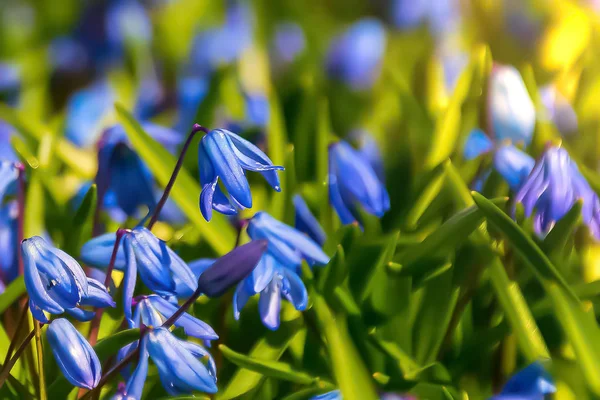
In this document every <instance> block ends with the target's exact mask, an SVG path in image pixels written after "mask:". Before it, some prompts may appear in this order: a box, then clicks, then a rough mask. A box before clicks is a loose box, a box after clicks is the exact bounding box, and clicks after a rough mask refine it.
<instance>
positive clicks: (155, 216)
mask: <svg viewBox="0 0 600 400" xmlns="http://www.w3.org/2000/svg"><path fill="white" fill-rule="evenodd" d="M198 132H204V133H208V132H209V130H208V128H205V127H203V126H202V125H198V124H194V127H193V128H192V131H191V132H190V134H189V135H188V138H187V140H186V141H185V143H184V145H183V148H182V149H181V153H180V154H179V159H178V160H177V164H175V169H174V170H173V173H172V174H171V179H169V183H167V186H166V187H165V191H164V192H163V195H162V197H161V198H160V200H159V201H158V204H157V205H156V208H155V209H154V213H153V214H152V218H151V219H150V222H149V223H148V229H149V230H152V227H153V226H154V224H155V223H156V221H157V220H158V216H159V214H160V212H161V210H162V208H163V207H164V205H165V203H166V202H167V199H168V198H169V194H170V193H171V189H173V185H174V184H175V180H176V179H177V175H178V174H179V170H181V167H182V166H183V160H184V158H185V155H186V153H187V151H188V149H189V147H190V144H191V143H192V139H193V138H194V136H196V133H198Z"/></svg>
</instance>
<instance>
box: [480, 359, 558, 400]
mask: <svg viewBox="0 0 600 400" xmlns="http://www.w3.org/2000/svg"><path fill="white" fill-rule="evenodd" d="M555 392H556V386H555V385H554V381H553V380H552V377H551V376H550V374H549V373H548V372H546V370H545V369H544V367H543V366H542V365H541V364H540V363H539V362H534V363H533V364H530V365H528V366H527V367H525V368H523V369H522V370H520V371H519V372H517V373H516V374H514V375H513V376H512V377H511V378H510V379H509V380H508V382H506V384H505V385H504V387H503V388H502V391H501V392H500V394H497V395H495V396H492V397H491V398H490V400H516V399H532V400H533V399H540V400H541V399H543V398H544V396H545V395H547V394H550V393H555Z"/></svg>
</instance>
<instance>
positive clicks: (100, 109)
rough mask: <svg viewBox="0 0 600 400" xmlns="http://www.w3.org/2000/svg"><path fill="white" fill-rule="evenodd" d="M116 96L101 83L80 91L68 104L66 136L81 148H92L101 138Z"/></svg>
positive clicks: (105, 84)
mask: <svg viewBox="0 0 600 400" xmlns="http://www.w3.org/2000/svg"><path fill="white" fill-rule="evenodd" d="M114 101H115V94H114V92H113V90H112V88H111V87H110V85H109V84H108V83H107V82H104V81H100V82H96V83H94V84H92V85H91V86H88V87H86V88H84V89H82V90H79V91H78V92H76V93H75V94H73V95H72V96H71V98H70V99H69V102H68V104H67V116H66V122H65V136H66V137H67V139H69V140H70V141H71V142H73V143H74V144H75V145H77V146H79V147H90V146H92V145H93V144H94V143H96V141H97V140H98V138H99V137H100V134H101V133H102V130H103V129H104V127H105V124H106V123H107V122H108V121H107V120H108V118H109V117H110V114H111V113H112V111H113V107H114Z"/></svg>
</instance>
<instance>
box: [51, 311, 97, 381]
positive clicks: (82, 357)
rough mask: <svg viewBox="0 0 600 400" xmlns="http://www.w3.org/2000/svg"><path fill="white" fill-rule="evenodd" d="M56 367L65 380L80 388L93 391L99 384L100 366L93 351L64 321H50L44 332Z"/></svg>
mask: <svg viewBox="0 0 600 400" xmlns="http://www.w3.org/2000/svg"><path fill="white" fill-rule="evenodd" d="M46 337H47V338H48V343H49V344H50V348H51V349H52V353H53V354H54V358H55V360H56V363H57V364H58V367H59V368H60V370H61V371H62V373H63V375H64V376H65V378H67V380H68V381H69V382H70V383H71V384H73V385H75V386H77V387H80V388H85V389H93V388H95V387H96V386H97V385H98V382H100V378H101V376H102V366H101V365H100V360H99V359H98V356H97V355H96V352H94V349H93V348H92V346H90V344H89V343H88V341H87V340H86V339H85V338H84V337H83V336H82V335H81V333H79V331H78V330H77V329H75V327H74V326H73V325H72V324H71V323H70V322H69V321H67V320H66V319H64V318H58V319H55V320H53V321H52V323H51V324H50V326H48V329H47V331H46Z"/></svg>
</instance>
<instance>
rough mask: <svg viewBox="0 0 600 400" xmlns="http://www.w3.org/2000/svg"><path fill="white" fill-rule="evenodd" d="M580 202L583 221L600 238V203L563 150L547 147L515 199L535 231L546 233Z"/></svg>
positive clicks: (541, 233)
mask: <svg viewBox="0 0 600 400" xmlns="http://www.w3.org/2000/svg"><path fill="white" fill-rule="evenodd" d="M579 199H581V200H583V208H582V211H581V214H582V218H583V222H584V223H585V224H586V225H587V226H588V227H589V229H590V231H591V233H592V234H593V235H594V236H595V237H596V238H597V239H600V201H599V200H598V196H597V195H596V193H595V192H594V191H593V190H592V188H591V187H590V185H589V184H588V182H587V181H586V180H585V178H584V177H583V175H581V172H579V169H578V168H577V165H576V164H575V163H574V162H573V161H572V160H571V158H570V157H569V154H568V153H567V151H566V150H565V149H563V148H561V147H550V148H548V149H547V150H546V152H545V153H544V154H543V156H542V158H541V159H540V160H539V161H538V162H537V163H536V165H535V167H534V168H533V170H532V171H531V173H530V174H529V176H528V178H527V179H526V180H525V182H524V183H523V184H522V186H521V188H520V189H519V191H518V193H517V195H516V197H515V200H516V202H517V203H522V204H523V207H524V210H525V216H527V217H529V216H531V215H532V214H534V210H535V214H534V216H533V223H534V228H535V230H536V232H537V233H538V234H540V235H545V234H547V233H548V232H549V231H550V230H551V229H552V227H553V226H554V224H555V223H556V222H557V221H558V220H560V219H561V218H562V217H563V216H564V215H565V214H566V213H567V212H568V211H569V210H570V209H571V207H573V204H575V202H576V201H577V200H579Z"/></svg>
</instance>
